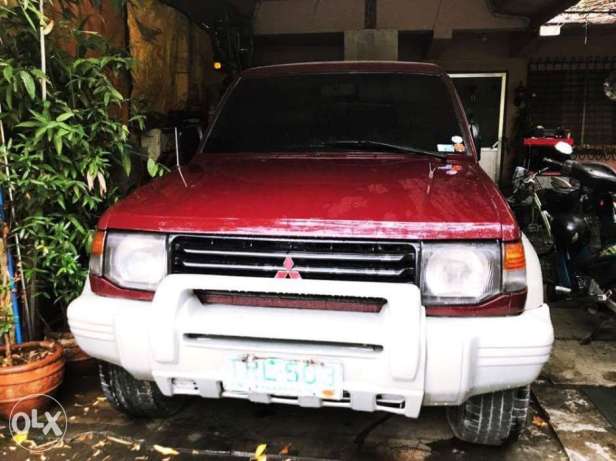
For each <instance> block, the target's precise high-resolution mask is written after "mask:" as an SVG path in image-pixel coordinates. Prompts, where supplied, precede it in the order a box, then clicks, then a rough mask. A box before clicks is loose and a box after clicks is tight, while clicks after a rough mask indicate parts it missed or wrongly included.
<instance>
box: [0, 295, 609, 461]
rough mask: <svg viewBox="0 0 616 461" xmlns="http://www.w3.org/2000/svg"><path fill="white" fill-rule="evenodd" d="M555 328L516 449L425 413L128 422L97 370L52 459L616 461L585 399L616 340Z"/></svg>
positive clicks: (4, 449)
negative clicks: (259, 452) (482, 441)
mask: <svg viewBox="0 0 616 461" xmlns="http://www.w3.org/2000/svg"><path fill="white" fill-rule="evenodd" d="M553 319H554V323H555V328H556V332H557V337H558V339H557V342H556V346H555V349H554V354H553V356H552V360H551V362H550V363H549V365H548V366H547V367H546V368H545V370H544V374H543V375H542V377H541V379H540V380H538V382H537V383H536V384H535V385H534V387H533V402H532V408H531V419H530V421H532V423H530V424H529V427H528V430H527V431H526V432H525V433H524V434H523V436H522V437H521V439H520V440H519V441H518V442H516V443H513V444H510V445H508V446H505V447H500V448H486V447H479V446H474V445H470V444H465V443H462V442H459V441H456V440H455V439H453V435H452V434H451V431H450V430H449V428H448V426H447V422H446V419H445V412H444V410H443V409H440V408H438V409H437V408H428V409H425V410H424V411H423V412H422V415H421V417H420V418H419V419H418V420H408V419H405V418H403V417H398V416H388V415H385V414H380V413H375V414H368V413H357V412H352V411H350V410H340V409H331V408H330V409H321V410H312V409H302V408H296V407H289V406H281V405H275V406H262V405H257V404H253V403H250V402H245V401H238V400H220V401H207V400H202V399H195V400H192V401H191V403H190V405H189V406H188V408H186V409H185V410H184V411H182V412H181V413H179V414H178V415H177V416H175V417H173V418H171V419H169V420H166V421H161V420H149V421H148V420H130V419H128V418H126V417H124V416H122V415H120V414H118V413H117V412H115V411H114V410H113V409H112V408H111V407H110V406H109V405H108V404H107V402H106V401H104V399H102V394H101V392H100V389H99V387H98V379H97V377H96V372H95V369H94V368H93V367H90V368H89V369H88V368H86V369H73V370H69V371H68V373H67V378H66V382H65V385H64V387H63V389H62V390H61V392H60V393H59V400H60V401H61V402H62V403H63V405H64V406H65V408H66V410H67V413H68V416H69V430H68V433H67V436H66V439H65V441H66V443H65V446H64V447H61V448H55V449H53V450H51V451H47V452H45V454H44V457H45V459H46V460H65V459H75V460H84V459H95V460H104V461H108V460H122V459H127V460H160V459H173V460H175V459H207V460H237V459H246V460H247V459H249V458H250V454H251V453H254V450H255V448H256V446H257V445H259V444H261V443H266V444H267V445H268V449H267V453H268V454H271V455H268V458H267V459H268V460H269V461H272V460H278V459H280V460H286V459H293V460H313V461H316V460H357V461H364V460H366V461H368V460H369V461H372V460H400V461H407V460H423V459H431V460H432V459H435V460H461V461H463V460H471V459H472V460H495V459H499V460H500V459H502V460H534V459H538V460H566V459H572V460H576V461H578V460H585V459H587V460H592V461H595V460H603V461H607V460H616V429H615V428H614V427H613V426H610V425H609V423H608V422H607V420H606V418H605V417H604V416H603V415H602V413H601V411H600V410H599V409H598V408H596V407H595V405H594V404H593V403H592V401H591V400H590V399H589V397H588V395H586V393H585V389H588V388H589V387H590V388H598V387H597V386H610V387H611V386H615V385H616V365H615V364H616V342H615V341H614V340H616V331H614V330H611V331H610V330H606V331H605V332H603V333H602V335H601V336H600V337H599V340H598V341H595V342H593V343H592V344H590V345H587V346H582V345H580V344H579V338H581V337H583V336H584V335H585V334H586V333H587V332H588V330H589V329H590V328H591V327H592V323H593V321H594V320H593V319H592V318H591V317H589V316H588V314H587V313H586V312H584V311H583V310H579V309H575V308H571V307H570V306H569V307H567V306H564V307H555V308H554V309H553ZM0 425H1V423H0ZM371 427H373V428H372V430H369V428H371ZM366 431H367V432H366ZM362 433H365V438H363V440H361V439H362V437H361V435H360V434H362ZM0 435H2V436H3V438H2V439H0V457H2V459H11V460H13V459H14V460H23V461H25V460H27V459H31V460H35V459H43V458H41V457H40V455H37V456H33V455H31V454H30V453H28V452H27V451H25V450H23V449H22V448H20V447H15V446H14V444H13V443H12V442H11V440H10V435H9V433H8V429H7V428H6V427H3V428H2V430H1V431H0ZM160 447H166V448H173V450H174V452H172V453H171V454H164V453H161V451H162V452H165V450H164V449H162V448H160ZM157 448H158V451H157ZM175 453H177V454H175ZM279 453H282V454H280V455H279Z"/></svg>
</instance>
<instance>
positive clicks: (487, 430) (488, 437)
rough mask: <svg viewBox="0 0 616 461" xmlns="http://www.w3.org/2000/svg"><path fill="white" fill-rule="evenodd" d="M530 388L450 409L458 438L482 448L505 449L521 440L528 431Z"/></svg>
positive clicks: (476, 398)
mask: <svg viewBox="0 0 616 461" xmlns="http://www.w3.org/2000/svg"><path fill="white" fill-rule="evenodd" d="M529 401H530V386H525V387H519V388H516V389H507V390H505V391H499V392H492V393H490V394H482V395H476V396H473V397H471V398H470V399H468V400H467V401H466V402H464V403H463V404H462V405H460V406H457V407H450V408H448V409H447V420H448V421H449V426H450V427H451V430H452V431H453V433H454V434H455V436H456V437H457V438H459V439H460V440H464V441H465V442H470V443H477V444H481V445H502V444H503V443H506V442H510V441H514V440H516V439H517V438H518V436H519V435H520V433H521V432H522V430H523V429H524V428H525V427H526V420H527V417H528V405H529Z"/></svg>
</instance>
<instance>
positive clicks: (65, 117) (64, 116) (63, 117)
mask: <svg viewBox="0 0 616 461" xmlns="http://www.w3.org/2000/svg"><path fill="white" fill-rule="evenodd" d="M74 116H75V114H74V113H73V112H65V113H63V114H60V115H58V117H57V118H56V122H64V121H66V120H68V119H69V118H71V117H74Z"/></svg>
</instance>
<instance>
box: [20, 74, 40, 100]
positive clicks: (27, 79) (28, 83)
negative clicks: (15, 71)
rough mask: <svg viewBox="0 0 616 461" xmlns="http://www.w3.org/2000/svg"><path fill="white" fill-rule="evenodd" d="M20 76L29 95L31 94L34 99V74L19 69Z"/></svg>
mask: <svg viewBox="0 0 616 461" xmlns="http://www.w3.org/2000/svg"><path fill="white" fill-rule="evenodd" d="M19 76H20V77H21V81H22V82H23V84H24V87H25V88H26V91H27V92H28V96H30V99H34V97H35V96H36V87H35V85H34V80H33V79H32V76H31V75H30V74H29V73H28V72H26V71H25V70H21V71H19Z"/></svg>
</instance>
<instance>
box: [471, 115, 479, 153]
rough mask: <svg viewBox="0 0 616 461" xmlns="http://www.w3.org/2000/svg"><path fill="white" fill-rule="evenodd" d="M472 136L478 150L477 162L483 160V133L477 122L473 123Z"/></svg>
mask: <svg viewBox="0 0 616 461" xmlns="http://www.w3.org/2000/svg"><path fill="white" fill-rule="evenodd" d="M471 135H472V136H473V141H474V142H475V149H477V160H481V133H480V131H479V125H478V124H477V123H476V122H471Z"/></svg>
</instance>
